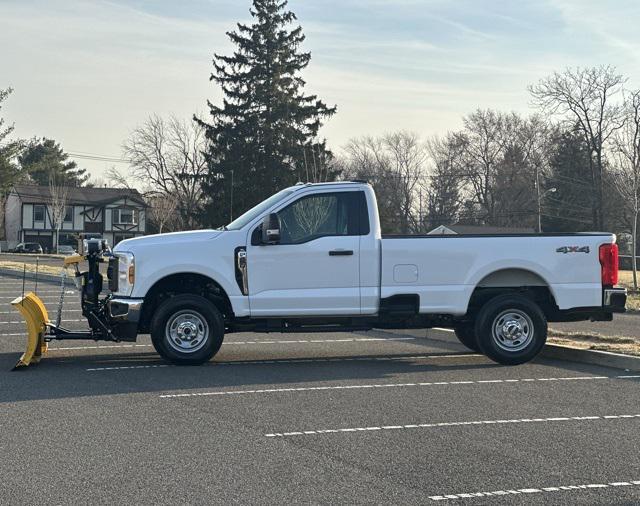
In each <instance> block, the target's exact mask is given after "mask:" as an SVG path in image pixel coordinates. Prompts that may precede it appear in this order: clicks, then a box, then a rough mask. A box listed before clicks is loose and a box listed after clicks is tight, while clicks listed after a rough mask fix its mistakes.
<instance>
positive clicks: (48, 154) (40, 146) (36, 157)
mask: <svg viewBox="0 0 640 506" xmlns="http://www.w3.org/2000/svg"><path fill="white" fill-rule="evenodd" d="M68 158H69V155H67V154H66V153H65V152H64V151H63V150H62V148H61V147H60V144H58V143H56V142H55V141H54V140H53V139H46V138H43V139H32V140H31V141H30V142H29V144H27V146H26V148H25V150H24V151H23V152H22V153H21V154H20V156H19V157H18V161H19V162H20V166H21V167H22V170H23V172H26V173H27V174H28V175H29V176H30V177H31V179H33V181H34V182H35V183H37V184H39V185H44V186H47V185H48V184H49V181H50V180H51V179H52V178H53V179H54V180H55V181H58V182H59V183H60V184H63V185H64V186H82V185H83V184H85V183H86V182H87V180H88V179H89V175H88V174H86V172H87V171H86V169H79V168H78V166H77V164H76V162H74V161H71V160H68Z"/></svg>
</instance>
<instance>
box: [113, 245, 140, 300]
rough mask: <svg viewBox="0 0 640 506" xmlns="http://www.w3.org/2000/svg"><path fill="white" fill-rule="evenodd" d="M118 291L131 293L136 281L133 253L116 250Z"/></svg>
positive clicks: (124, 293)
mask: <svg viewBox="0 0 640 506" xmlns="http://www.w3.org/2000/svg"><path fill="white" fill-rule="evenodd" d="M115 255H116V256H117V257H118V293H121V294H123V295H131V291H132V290H133V285H134V284H135V281H136V264H135V258H134V256H133V253H130V252H128V251H118V252H117V253H115Z"/></svg>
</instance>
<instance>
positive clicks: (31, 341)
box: [11, 292, 49, 370]
mask: <svg viewBox="0 0 640 506" xmlns="http://www.w3.org/2000/svg"><path fill="white" fill-rule="evenodd" d="M11 305H12V306H13V307H15V308H16V309H17V310H18V311H20V314H21V315H22V317H23V318H24V320H25V323H26V325H27V349H26V351H25V352H24V353H23V354H22V356H21V357H20V360H18V363H17V364H16V366H15V367H14V368H13V369H14V370H15V369H18V368H19V367H26V366H28V365H29V364H37V363H38V362H40V359H41V358H42V355H43V354H44V353H46V351H47V343H46V342H45V340H44V335H45V332H46V331H47V325H48V323H49V315H48V314H47V309H46V308H45V307H44V304H43V303H42V301H41V300H40V298H39V297H38V296H37V295H36V294H35V293H33V292H29V293H28V294H27V295H24V296H23V297H18V298H17V299H14V300H13V302H11Z"/></svg>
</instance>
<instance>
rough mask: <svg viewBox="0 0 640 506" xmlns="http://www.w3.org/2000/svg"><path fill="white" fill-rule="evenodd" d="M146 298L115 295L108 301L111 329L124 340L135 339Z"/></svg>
mask: <svg viewBox="0 0 640 506" xmlns="http://www.w3.org/2000/svg"><path fill="white" fill-rule="evenodd" d="M143 302H144V299H130V298H127V297H114V298H112V299H109V300H108V301H107V315H108V317H109V323H110V324H111V331H112V332H113V334H114V335H115V336H116V337H118V339H120V340H122V341H135V340H136V337H137V335H138V323H139V322H140V316H141V314H142V303H143Z"/></svg>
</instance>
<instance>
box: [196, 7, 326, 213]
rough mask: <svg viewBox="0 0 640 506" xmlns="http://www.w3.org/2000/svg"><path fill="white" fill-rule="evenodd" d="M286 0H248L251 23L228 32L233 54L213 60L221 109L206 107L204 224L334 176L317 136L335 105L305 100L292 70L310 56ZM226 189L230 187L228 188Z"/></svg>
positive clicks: (297, 70) (311, 97)
mask: <svg viewBox="0 0 640 506" xmlns="http://www.w3.org/2000/svg"><path fill="white" fill-rule="evenodd" d="M286 6H287V1H286V0H253V8H252V9H250V12H251V16H252V17H253V19H254V22H253V24H251V25H244V24H240V23H239V24H238V25H237V30H236V31H233V32H228V33H227V35H228V36H229V38H230V40H231V41H232V42H233V43H234V44H235V46H236V49H235V51H234V53H233V55H231V56H221V55H217V54H216V55H215V57H214V60H213V66H214V73H213V74H212V75H211V80H212V81H215V82H216V83H217V84H219V85H220V86H221V88H222V91H223V93H224V100H223V103H222V105H221V106H218V105H214V104H212V103H211V102H208V105H209V110H210V114H211V123H206V122H205V121H203V120H202V119H198V118H196V120H197V121H199V122H200V123H202V124H203V125H204V126H205V128H206V131H207V139H208V140H209V142H210V147H209V150H208V153H207V162H208V169H209V170H208V175H207V177H206V180H205V181H204V183H203V186H204V189H205V192H206V193H207V194H208V196H209V198H210V201H209V204H208V205H207V209H206V212H207V217H206V219H207V221H208V222H209V223H210V224H214V225H221V224H224V223H227V222H228V221H229V220H230V219H231V218H232V217H237V216H238V215H239V214H240V213H242V212H244V211H245V210H247V209H249V208H251V207H253V206H254V205H255V204H257V203H258V202H260V201H261V200H263V199H264V198H266V197H267V196H269V195H271V194H272V193H274V192H276V191H278V190H280V189H282V188H284V187H286V186H290V185H292V184H295V183H296V182H297V181H300V180H306V181H308V180H318V179H322V180H328V179H332V178H334V177H335V176H336V174H335V171H334V170H333V168H332V165H333V158H332V155H331V152H330V151H329V150H328V149H327V147H326V143H325V141H323V140H319V139H318V131H319V129H320V127H321V126H322V122H323V120H325V119H327V118H329V117H331V116H332V115H333V114H334V113H335V111H336V108H335V107H328V106H327V105H326V104H325V103H324V102H322V101H321V100H320V99H319V98H318V97H317V96H315V95H305V94H304V93H303V88H304V85H305V81H304V80H303V79H302V78H301V77H300V72H301V71H302V70H303V69H305V68H306V67H307V65H309V61H310V59H311V54H310V53H307V52H301V50H300V45H301V44H302V42H303V41H304V39H305V36H304V35H303V33H302V28H301V27H300V26H297V27H295V28H291V25H292V23H294V21H295V20H296V16H295V14H294V13H293V12H291V11H288V10H286ZM232 185H233V190H232Z"/></svg>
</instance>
